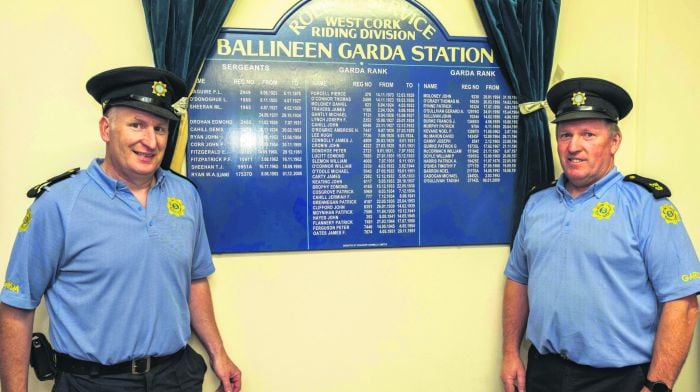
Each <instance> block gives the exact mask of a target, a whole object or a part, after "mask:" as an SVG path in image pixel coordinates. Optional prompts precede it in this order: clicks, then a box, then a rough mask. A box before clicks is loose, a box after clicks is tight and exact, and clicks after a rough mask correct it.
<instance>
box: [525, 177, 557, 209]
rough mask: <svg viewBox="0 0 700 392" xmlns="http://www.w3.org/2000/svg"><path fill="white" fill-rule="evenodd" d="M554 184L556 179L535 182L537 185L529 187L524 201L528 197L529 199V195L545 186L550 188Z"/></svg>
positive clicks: (543, 188)
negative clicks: (540, 182) (539, 182)
mask: <svg viewBox="0 0 700 392" xmlns="http://www.w3.org/2000/svg"><path fill="white" fill-rule="evenodd" d="M556 184H557V180H552V181H549V182H545V183H542V184H537V185H535V186H533V187H532V188H530V191H529V192H528V193H527V197H526V198H525V203H527V201H528V199H530V196H532V195H533V194H535V193H537V192H539V191H543V190H545V189H547V188H551V187H553V186H554V185H556Z"/></svg>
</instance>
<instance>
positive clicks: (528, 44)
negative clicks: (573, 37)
mask: <svg viewBox="0 0 700 392" xmlns="http://www.w3.org/2000/svg"><path fill="white" fill-rule="evenodd" d="M474 3H475V4H476V8H477V10H478V12H479V17H480V18H481V22H482V23H483V25H484V29H485V30H486V37H487V40H488V42H489V44H490V45H491V47H492V48H493V50H494V52H495V53H496V56H497V58H498V62H499V65H500V67H501V69H502V70H503V72H504V74H505V75H506V78H507V79H508V81H509V82H510V85H511V87H512V88H513V92H514V93H515V95H516V96H517V98H518V103H520V104H523V103H530V102H538V101H544V99H545V97H546V94H547V87H548V86H549V77H550V74H551V72H552V58H553V57H554V42H555V39H556V35H557V22H558V21H559V9H560V0H474ZM521 113H522V111H521ZM553 179H554V166H553V158H552V146H551V142H550V138H549V126H548V122H547V113H546V112H545V110H544V109H540V110H535V111H534V112H532V113H529V114H521V115H520V118H519V120H518V158H517V168H516V180H515V204H514V206H513V207H514V208H513V227H512V235H511V238H513V237H514V236H515V231H516V230H517V228H518V224H519V223H520V214H521V213H522V210H523V208H524V206H525V201H526V200H527V194H528V192H529V190H530V189H531V188H532V187H533V186H534V185H537V184H542V183H545V182H548V181H552V180H553Z"/></svg>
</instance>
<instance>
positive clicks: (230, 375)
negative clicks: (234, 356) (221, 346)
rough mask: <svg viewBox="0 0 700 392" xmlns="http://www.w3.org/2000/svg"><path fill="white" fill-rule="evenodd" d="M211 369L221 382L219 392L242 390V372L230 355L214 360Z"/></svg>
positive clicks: (237, 391)
mask: <svg viewBox="0 0 700 392" xmlns="http://www.w3.org/2000/svg"><path fill="white" fill-rule="evenodd" d="M211 368H212V370H213V371H214V373H215V374H216V377H218V378H219V380H220V381H221V385H219V388H218V389H217V391H218V392H239V391H240V390H241V370H240V369H238V366H236V364H235V363H233V361H231V359H230V358H229V357H228V355H224V356H223V357H222V358H216V359H213V360H212V362H211Z"/></svg>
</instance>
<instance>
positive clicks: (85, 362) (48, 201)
mask: <svg viewBox="0 0 700 392" xmlns="http://www.w3.org/2000/svg"><path fill="white" fill-rule="evenodd" d="M87 90H88V92H89V93H90V94H91V95H92V96H93V97H94V98H95V99H96V100H97V101H98V102H99V103H100V104H101V105H102V110H103V116H102V117H101V118H100V121H99V129H100V136H101V138H102V140H103V141H104V142H105V145H106V152H105V156H104V159H95V160H94V161H93V162H92V163H91V164H90V166H89V167H88V169H86V170H81V171H79V170H77V169H75V170H72V171H69V172H67V173H66V174H65V175H62V176H57V177H55V178H52V179H51V180H49V181H47V182H45V183H43V184H41V185H39V186H37V187H35V188H33V189H31V190H30V191H29V193H28V196H30V197H37V199H36V201H35V202H34V203H33V204H32V205H31V206H30V208H29V209H28V210H27V214H26V216H25V218H24V220H23V222H22V224H21V225H20V227H19V232H18V234H17V238H16V240H15V244H14V246H13V249H12V254H11V259H10V262H9V265H8V269H7V275H6V281H5V284H4V287H3V289H2V292H1V293H0V302H2V303H1V304H0V352H2V358H1V360H0V381H1V382H2V390H3V391H6V392H14V391H26V390H27V373H28V362H29V347H30V338H31V336H32V323H33V317H34V309H35V308H36V307H37V306H38V305H39V302H40V301H41V298H42V297H44V298H45V299H46V307H47V310H48V313H49V319H50V330H49V332H50V338H51V343H52V345H53V348H54V349H55V350H56V368H57V373H56V379H55V384H54V389H53V390H54V391H59V392H60V391H98V390H99V391H126V390H128V391H172V390H178V391H201V388H202V382H203V377H204V373H205V371H206V364H205V362H204V360H203V358H202V357H201V356H200V355H199V354H197V353H196V352H194V351H193V350H192V349H191V348H190V347H189V346H188V345H187V341H188V339H189V337H190V333H191V329H192V330H194V332H195V333H196V334H197V335H198V336H199V338H200V340H201V341H202V343H203V345H204V347H205V348H206V350H207V353H208V355H209V357H210V363H211V366H212V370H213V371H214V372H215V374H216V375H217V377H218V378H219V379H220V380H221V388H220V389H221V390H225V391H239V390H240V387H241V373H240V370H239V369H238V368H237V367H236V365H235V364H234V363H233V362H232V361H231V360H230V359H229V357H228V355H227V354H226V350H225V349H224V345H223V342H222V340H221V336H220V334H219V332H218V329H217V326H216V322H215V319H214V314H213V310H212V302H211V294H210V291H209V284H208V281H207V276H209V275H210V274H211V273H213V272H214V265H213V262H212V258H211V252H210V249H209V244H208V240H207V235H206V230H205V227H204V220H203V217H202V206H201V202H200V199H199V196H198V194H197V192H196V190H195V188H194V186H193V185H192V184H191V183H190V182H189V181H187V180H186V179H183V178H181V177H179V176H177V175H175V174H174V173H172V172H170V171H168V170H163V169H161V168H160V164H161V161H162V159H163V155H164V152H165V149H166V145H167V142H168V135H169V130H170V126H171V121H176V120H178V116H177V115H176V113H175V111H174V110H173V108H172V105H173V104H174V103H175V102H177V101H178V100H179V99H180V98H181V97H184V96H186V94H187V88H186V86H185V83H184V82H183V81H182V80H181V79H180V78H178V77H177V76H176V75H174V74H172V73H170V72H167V71H164V70H159V69H155V68H150V67H126V68H118V69H113V70H109V71H106V72H103V73H100V74H98V75H96V76H94V77H93V78H91V79H90V80H89V81H88V83H87Z"/></svg>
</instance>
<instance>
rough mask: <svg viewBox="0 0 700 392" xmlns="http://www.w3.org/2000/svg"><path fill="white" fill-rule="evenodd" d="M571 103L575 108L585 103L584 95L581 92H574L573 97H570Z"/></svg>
mask: <svg viewBox="0 0 700 392" xmlns="http://www.w3.org/2000/svg"><path fill="white" fill-rule="evenodd" d="M571 103H573V104H574V105H575V106H581V105H584V104H585V103H586V93H584V92H583V91H576V92H575V93H574V95H572V96H571Z"/></svg>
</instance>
